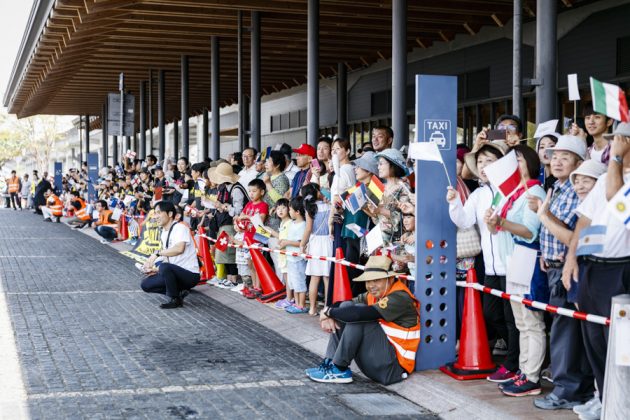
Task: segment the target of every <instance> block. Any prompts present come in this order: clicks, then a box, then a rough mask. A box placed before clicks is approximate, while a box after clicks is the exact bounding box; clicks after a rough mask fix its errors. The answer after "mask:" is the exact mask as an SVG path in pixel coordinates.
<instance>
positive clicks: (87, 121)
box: [84, 115, 90, 160]
mask: <svg viewBox="0 0 630 420" xmlns="http://www.w3.org/2000/svg"><path fill="white" fill-rule="evenodd" d="M84 118H85V160H87V155H88V153H90V116H89V115H86V116H85V117H84Z"/></svg>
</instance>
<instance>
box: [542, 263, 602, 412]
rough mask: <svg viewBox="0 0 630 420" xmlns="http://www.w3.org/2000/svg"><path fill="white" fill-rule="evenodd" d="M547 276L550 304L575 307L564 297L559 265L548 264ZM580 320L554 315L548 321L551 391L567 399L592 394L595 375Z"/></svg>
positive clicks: (587, 396)
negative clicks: (587, 355)
mask: <svg viewBox="0 0 630 420" xmlns="http://www.w3.org/2000/svg"><path fill="white" fill-rule="evenodd" d="M547 278H548V280H549V286H550V287H549V288H550V291H551V296H550V298H549V304H551V305H555V306H557V307H559V308H566V309H572V310H576V309H577V308H576V307H575V304H573V303H570V302H568V301H567V290H566V289H565V288H564V285H563V284H562V268H548V269H547ZM582 323H583V321H580V320H577V319H573V318H569V317H566V316H562V315H554V316H553V322H552V324H551V332H550V339H549V350H550V355H551V371H552V372H553V393H554V394H555V395H556V396H557V397H558V398H560V399H565V400H567V401H587V400H590V399H591V398H592V397H593V392H594V390H595V389H594V387H593V383H594V377H593V371H592V369H591V366H590V364H589V362H588V358H587V357H586V350H585V349H584V340H583V338H582V326H581V324H582Z"/></svg>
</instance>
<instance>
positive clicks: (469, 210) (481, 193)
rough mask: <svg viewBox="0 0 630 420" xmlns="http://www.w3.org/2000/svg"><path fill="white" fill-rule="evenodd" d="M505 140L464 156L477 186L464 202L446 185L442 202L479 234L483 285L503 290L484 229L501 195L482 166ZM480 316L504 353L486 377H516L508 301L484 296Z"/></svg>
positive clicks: (500, 152) (493, 246) (503, 148)
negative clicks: (504, 345) (503, 346)
mask: <svg viewBox="0 0 630 420" xmlns="http://www.w3.org/2000/svg"><path fill="white" fill-rule="evenodd" d="M507 150H508V147H507V145H506V144H505V142H502V141H494V142H489V143H485V144H484V145H482V146H481V147H480V148H479V149H478V150H477V151H473V152H470V153H467V154H466V155H465V156H464V161H465V163H466V166H467V167H468V168H469V170H470V172H471V173H472V174H473V176H474V177H475V178H477V179H478V180H479V183H480V184H481V186H480V187H479V188H477V189H476V190H475V191H473V192H472V193H471V194H470V196H468V199H467V200H466V203H465V204H462V200H461V199H460V197H459V193H458V192H457V190H455V189H454V188H452V187H449V188H448V192H447V194H446V201H448V203H449V214H450V216H451V220H452V221H453V223H454V224H455V225H456V226H457V228H458V229H468V228H470V227H472V226H476V227H477V228H478V229H479V233H480V236H481V250H482V255H483V261H484V266H485V276H484V285H485V286H487V287H491V288H493V289H498V290H503V291H505V264H504V263H503V261H502V260H501V259H500V258H499V257H498V252H499V251H498V246H499V245H498V242H497V238H496V236H494V235H492V234H491V233H490V231H489V230H488V229H487V228H486V223H485V216H486V210H487V209H488V208H490V207H496V205H497V204H498V201H499V200H500V198H501V194H500V193H499V192H498V189H497V188H496V187H495V186H493V185H492V184H491V183H490V182H488V177H487V176H486V172H485V170H484V169H485V168H486V167H487V166H488V165H490V164H492V163H494V162H496V161H497V160H499V159H501V158H502V157H503V156H504V155H505V153H506V152H507ZM483 315H484V319H485V321H486V325H487V326H488V329H489V330H490V332H491V334H494V336H495V337H496V338H497V339H503V340H504V341H505V343H507V354H506V357H505V360H504V361H503V363H502V364H501V366H500V367H499V369H498V370H497V371H496V372H495V373H493V374H492V375H490V376H488V380H489V381H491V382H495V383H502V382H505V381H509V380H510V379H512V378H513V377H514V376H516V371H517V370H518V356H519V349H518V329H517V328H516V324H515V323H514V315H513V314H512V307H511V305H510V302H508V301H505V300H503V299H501V298H498V297H495V296H492V295H488V296H484V298H483Z"/></svg>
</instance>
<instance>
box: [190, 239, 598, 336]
mask: <svg viewBox="0 0 630 420" xmlns="http://www.w3.org/2000/svg"><path fill="white" fill-rule="evenodd" d="M198 236H199V237H202V238H206V239H208V240H209V241H211V242H214V243H216V242H217V240H216V239H215V238H211V237H210V236H207V235H198ZM227 246H228V247H230V248H239V249H257V250H259V251H268V252H275V253H277V254H283V255H289V256H292V257H300V258H304V259H306V260H320V261H330V262H332V263H335V264H341V265H345V266H347V267H352V268H356V269H359V270H365V266H363V265H361V264H355V263H351V262H349V261H346V260H343V259H339V260H338V259H336V258H334V257H325V256H321V255H310V254H305V253H301V252H292V251H283V250H281V249H272V248H268V247H264V246H260V245H254V246H248V245H244V244H243V245H236V244H233V243H228V244H227ZM396 277H398V278H401V279H405V280H412V281H415V277H413V276H410V275H407V274H398V275H396ZM455 284H456V285H457V286H458V287H471V288H473V289H475V290H478V291H480V292H483V293H487V294H491V295H494V296H497V297H500V298H502V299H505V300H511V301H513V302H517V303H520V304H523V305H526V306H530V307H532V308H536V309H540V310H543V311H547V312H550V313H552V314H558V315H562V316H566V317H569V318H574V319H579V320H581V321H588V322H594V323H596V324H601V325H606V326H608V325H610V319H609V318H606V317H603V316H599V315H592V314H587V313H585V312H579V311H574V310H572V309H566V308H559V307H557V306H554V305H550V304H548V303H542V302H538V301H535V300H531V299H527V298H524V297H523V296H519V295H513V294H510V293H505V292H502V291H501V290H497V289H492V288H490V287H486V286H484V285H482V284H479V283H467V282H465V281H457V282H455Z"/></svg>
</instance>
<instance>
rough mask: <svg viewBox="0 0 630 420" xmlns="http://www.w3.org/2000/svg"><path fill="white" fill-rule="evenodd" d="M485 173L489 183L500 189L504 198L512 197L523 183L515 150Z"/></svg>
mask: <svg viewBox="0 0 630 420" xmlns="http://www.w3.org/2000/svg"><path fill="white" fill-rule="evenodd" d="M483 171H484V173H485V174H486V177H488V181H490V183H491V184H492V185H494V186H495V187H496V188H498V189H499V191H501V194H503V196H504V197H509V196H510V195H512V193H513V192H514V191H516V189H517V188H518V186H519V184H520V183H521V171H520V170H519V169H518V160H517V159H516V153H514V150H512V151H511V152H510V153H508V154H507V155H505V156H503V157H502V158H501V159H499V160H497V161H496V162H493V163H491V164H490V165H488V166H486V167H485V168H484V169H483ZM493 202H494V200H493Z"/></svg>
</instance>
